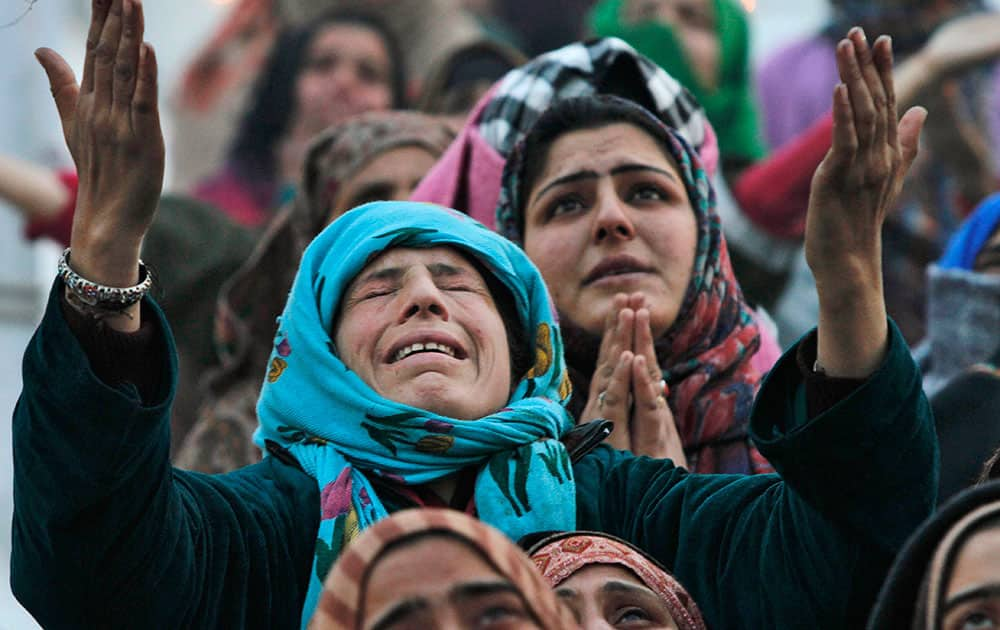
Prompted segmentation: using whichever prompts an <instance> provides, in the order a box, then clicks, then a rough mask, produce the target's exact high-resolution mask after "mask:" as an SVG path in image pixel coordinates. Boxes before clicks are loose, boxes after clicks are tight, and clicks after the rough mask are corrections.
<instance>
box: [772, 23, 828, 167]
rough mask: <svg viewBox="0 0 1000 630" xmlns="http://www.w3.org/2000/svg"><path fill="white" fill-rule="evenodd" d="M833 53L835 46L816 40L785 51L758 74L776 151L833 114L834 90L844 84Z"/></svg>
mask: <svg viewBox="0 0 1000 630" xmlns="http://www.w3.org/2000/svg"><path fill="white" fill-rule="evenodd" d="M833 52H834V45H833V43H831V42H830V41H829V40H828V39H826V38H825V37H822V36H815V37H812V38H809V39H805V40H802V41H798V42H795V43H793V44H791V45H789V46H787V47H785V48H782V49H781V50H779V51H778V52H777V53H775V54H774V55H772V56H771V57H770V58H768V59H767V61H765V62H764V64H763V65H761V66H760V68H759V69H758V70H757V97H758V99H759V101H758V102H759V103H760V108H761V116H762V117H763V119H764V137H765V138H766V139H767V143H768V145H769V146H770V147H771V148H772V149H776V148H778V147H780V146H781V145H783V144H785V143H786V142H788V141H789V140H791V139H793V138H795V137H796V136H798V135H799V134H800V133H802V132H803V131H805V130H806V129H808V128H809V127H811V126H812V125H813V123H815V122H816V121H817V120H819V119H820V117H821V116H823V115H824V114H826V113H827V112H829V111H830V102H831V98H832V97H833V87H834V86H835V85H837V83H838V82H839V81H840V78H839V77H838V75H837V60H836V57H834V54H833ZM803 69H808V72H806V71H803Z"/></svg>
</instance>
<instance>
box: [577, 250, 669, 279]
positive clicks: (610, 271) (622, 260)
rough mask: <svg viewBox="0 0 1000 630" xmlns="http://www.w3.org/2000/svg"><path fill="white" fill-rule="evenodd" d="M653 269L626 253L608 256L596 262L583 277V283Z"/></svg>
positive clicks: (647, 271)
mask: <svg viewBox="0 0 1000 630" xmlns="http://www.w3.org/2000/svg"><path fill="white" fill-rule="evenodd" d="M654 271H655V270H654V269H653V268H652V267H650V266H649V265H645V264H643V263H642V262H640V261H639V259H637V258H633V257H632V256H628V255H624V254H622V255H618V256H609V257H608V258H605V259H604V260H602V261H601V262H600V263H598V264H597V265H596V266H595V267H594V268H593V269H591V270H590V273H588V274H587V275H586V277H584V279H583V285H584V286H586V285H588V284H593V283H594V282H597V281H598V280H602V279H604V278H608V277H611V276H620V275H624V274H627V273H653V272H654Z"/></svg>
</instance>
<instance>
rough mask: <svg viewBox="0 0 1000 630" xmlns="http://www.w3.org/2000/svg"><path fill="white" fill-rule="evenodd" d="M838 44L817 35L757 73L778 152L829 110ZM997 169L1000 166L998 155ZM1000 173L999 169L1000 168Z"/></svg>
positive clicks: (998, 100) (999, 140)
mask: <svg viewBox="0 0 1000 630" xmlns="http://www.w3.org/2000/svg"><path fill="white" fill-rule="evenodd" d="M835 46H836V42H833V41H831V40H830V39H829V38H827V37H825V36H823V35H814V36H812V37H809V38H807V39H803V40H800V41H797V42H795V43H792V44H790V45H788V46H786V47H784V48H782V49H780V50H779V51H778V52H776V53H774V54H773V55H771V56H770V57H769V58H768V59H767V60H766V61H765V62H764V63H763V64H762V65H761V66H760V67H759V68H758V70H757V98H758V99H759V100H758V102H759V103H760V108H761V116H762V118H763V120H764V137H765V138H766V140H767V143H768V145H769V146H770V147H771V148H772V149H776V148H778V147H780V146H782V145H783V144H785V143H786V142H788V141H789V140H792V139H793V138H795V137H797V136H798V135H799V134H801V133H802V132H803V131H805V130H806V129H808V128H809V127H811V126H812V124H813V123H815V122H816V121H817V120H819V118H820V117H821V116H823V115H825V114H826V113H827V112H829V111H830V99H831V98H832V97H833V88H834V86H835V85H837V83H838V82H839V81H840V77H839V76H838V74H837V59H836V57H835V55H834V47H835ZM992 85H993V88H992V90H990V93H989V95H988V97H989V98H990V103H993V104H1000V64H998V65H997V66H996V67H995V68H994V71H993V79H992ZM986 111H987V112H988V113H987V120H986V123H987V125H988V128H989V133H990V147H991V148H993V149H994V153H995V154H996V153H998V152H997V151H996V149H997V148H1000V107H997V106H992V107H988V108H987V109H986ZM994 160H995V161H996V162H997V163H996V164H994V167H996V166H997V165H998V164H1000V155H995V156H994ZM998 170H1000V169H998Z"/></svg>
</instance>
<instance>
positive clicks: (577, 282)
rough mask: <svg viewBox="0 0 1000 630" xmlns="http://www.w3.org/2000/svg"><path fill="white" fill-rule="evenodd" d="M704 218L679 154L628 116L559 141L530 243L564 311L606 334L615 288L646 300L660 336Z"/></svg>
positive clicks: (686, 278) (536, 206)
mask: <svg viewBox="0 0 1000 630" xmlns="http://www.w3.org/2000/svg"><path fill="white" fill-rule="evenodd" d="M697 231H698V226H697V221H696V219H695V215H694V210H692V208H691V202H690V201H689V200H688V196H687V190H686V189H685V187H684V181H683V179H682V178H681V175H680V174H679V172H678V170H677V168H676V167H675V166H674V164H673V161H672V160H671V159H669V158H668V157H667V156H666V155H665V154H664V152H663V149H661V148H660V145H659V144H657V142H656V141H655V140H654V139H653V138H651V137H650V136H649V135H648V134H646V132H644V131H642V130H641V129H639V128H638V127H636V126H634V125H630V124H626V123H615V124H611V125H607V126H605V127H599V128H597V129H584V130H580V131H571V132H569V133H566V134H564V135H563V136H561V137H559V138H558V139H556V141H555V142H554V143H553V144H552V145H551V147H550V148H549V154H548V160H547V161H546V162H545V166H544V168H543V169H542V172H541V173H540V174H539V176H538V177H537V178H536V179H535V181H534V185H533V186H532V189H531V190H530V191H529V192H528V197H527V200H526V206H525V219H524V249H525V251H526V252H527V254H528V257H529V258H531V260H532V261H534V263H535V264H536V265H537V266H538V268H539V269H540V270H541V272H542V275H543V276H544V277H545V283H546V284H547V285H548V287H549V291H550V292H551V293H552V299H553V300H554V301H555V304H556V307H557V308H558V309H559V311H560V312H561V313H564V314H565V315H566V316H568V317H569V318H570V319H571V320H572V321H573V322H575V323H576V324H577V325H579V326H582V327H583V328H584V329H585V330H587V331H589V332H591V333H593V334H600V333H601V331H602V330H603V322H604V317H605V315H606V313H607V312H608V309H609V308H611V303H612V300H613V298H614V296H615V294H616V293H634V292H641V293H643V294H644V295H645V297H646V305H647V307H648V308H649V311H650V323H651V325H652V329H653V334H654V336H656V337H659V336H660V335H662V334H663V333H664V332H666V330H667V329H668V328H669V327H670V325H671V324H673V322H674V320H675V319H677V314H678V312H679V311H680V307H681V304H682V302H683V300H684V294H685V292H686V291H687V287H688V283H689V282H690V279H691V269H692V267H693V266H694V255H695V245H696V241H697Z"/></svg>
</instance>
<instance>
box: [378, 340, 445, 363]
mask: <svg viewBox="0 0 1000 630" xmlns="http://www.w3.org/2000/svg"><path fill="white" fill-rule="evenodd" d="M419 352H438V353H440V354H447V355H448V356H449V357H452V358H454V357H455V355H456V354H458V352H457V351H456V350H455V349H454V348H452V347H451V346H448V345H445V344H442V343H435V342H433V341H428V342H427V343H411V344H410V345H408V346H405V347H403V348H400V349H399V350H397V351H396V354H394V355H393V356H392V362H393V363H395V362H396V361H402V360H403V359H405V358H406V357H408V356H410V355H411V354H417V353H419Z"/></svg>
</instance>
